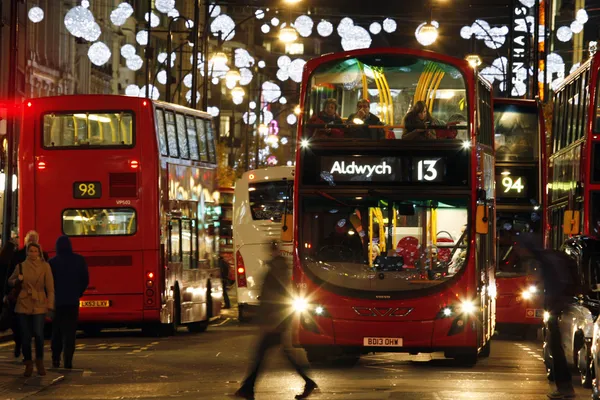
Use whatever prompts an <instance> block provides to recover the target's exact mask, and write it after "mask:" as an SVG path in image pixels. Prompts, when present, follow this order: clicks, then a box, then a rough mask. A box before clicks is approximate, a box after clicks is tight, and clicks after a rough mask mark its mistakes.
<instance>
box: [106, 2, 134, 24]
mask: <svg viewBox="0 0 600 400" xmlns="http://www.w3.org/2000/svg"><path fill="white" fill-rule="evenodd" d="M132 15H133V7H131V5H130V4H129V3H121V4H119V5H118V6H117V8H115V9H114V10H113V11H112V12H111V13H110V21H111V22H112V23H113V24H114V25H115V26H122V25H124V24H125V22H127V19H128V18H129V17H131V16H132Z"/></svg>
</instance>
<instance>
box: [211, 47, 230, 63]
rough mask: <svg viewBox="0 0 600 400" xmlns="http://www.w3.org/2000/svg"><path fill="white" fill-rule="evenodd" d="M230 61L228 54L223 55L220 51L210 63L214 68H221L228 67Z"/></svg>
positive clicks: (213, 56)
mask: <svg viewBox="0 0 600 400" xmlns="http://www.w3.org/2000/svg"><path fill="white" fill-rule="evenodd" d="M228 61H229V60H228V58H227V54H225V53H223V52H222V51H219V52H217V53H215V54H213V55H212V57H211V58H210V60H209V63H212V64H213V65H214V66H221V65H227V62H228Z"/></svg>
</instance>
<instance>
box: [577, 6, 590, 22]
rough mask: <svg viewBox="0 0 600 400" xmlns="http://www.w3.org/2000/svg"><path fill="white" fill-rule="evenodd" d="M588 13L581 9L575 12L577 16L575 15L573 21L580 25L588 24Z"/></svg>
mask: <svg viewBox="0 0 600 400" xmlns="http://www.w3.org/2000/svg"><path fill="white" fill-rule="evenodd" d="M588 18H589V17H588V13H587V11H585V10H584V9H583V8H582V9H581V10H577V14H575V20H576V21H577V22H579V23H580V24H585V23H586V22H588Z"/></svg>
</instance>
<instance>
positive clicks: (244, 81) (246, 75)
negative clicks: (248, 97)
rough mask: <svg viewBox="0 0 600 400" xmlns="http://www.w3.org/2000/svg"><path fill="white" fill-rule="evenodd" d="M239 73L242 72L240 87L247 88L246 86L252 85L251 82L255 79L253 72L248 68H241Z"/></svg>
mask: <svg viewBox="0 0 600 400" xmlns="http://www.w3.org/2000/svg"><path fill="white" fill-rule="evenodd" d="M239 71H240V85H242V86H246V85H248V84H250V82H252V78H254V75H253V74H252V71H251V70H249V69H248V68H240V69H239Z"/></svg>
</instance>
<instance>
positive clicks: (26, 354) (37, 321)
mask: <svg viewBox="0 0 600 400" xmlns="http://www.w3.org/2000/svg"><path fill="white" fill-rule="evenodd" d="M18 315H19V321H20V322H21V338H22V339H23V342H22V344H21V346H22V348H23V358H24V359H25V361H31V338H32V337H33V338H34V339H35V359H36V360H43V359H44V322H45V321H46V314H18Z"/></svg>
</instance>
